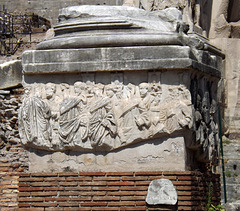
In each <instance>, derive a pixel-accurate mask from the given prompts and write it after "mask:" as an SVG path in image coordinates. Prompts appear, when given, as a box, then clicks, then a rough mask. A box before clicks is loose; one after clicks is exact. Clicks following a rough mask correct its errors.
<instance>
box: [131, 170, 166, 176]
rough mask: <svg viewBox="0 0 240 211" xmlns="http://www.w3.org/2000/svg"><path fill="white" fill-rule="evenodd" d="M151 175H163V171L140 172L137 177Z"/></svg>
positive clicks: (136, 173)
mask: <svg viewBox="0 0 240 211" xmlns="http://www.w3.org/2000/svg"><path fill="white" fill-rule="evenodd" d="M150 175H159V176H160V175H163V172H162V171H138V172H135V176H150Z"/></svg>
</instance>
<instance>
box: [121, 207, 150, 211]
mask: <svg viewBox="0 0 240 211" xmlns="http://www.w3.org/2000/svg"><path fill="white" fill-rule="evenodd" d="M120 210H135V211H136V210H146V208H145V207H120Z"/></svg>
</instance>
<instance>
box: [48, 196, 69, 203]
mask: <svg viewBox="0 0 240 211" xmlns="http://www.w3.org/2000/svg"><path fill="white" fill-rule="evenodd" d="M69 200H70V197H46V198H45V201H47V202H49V201H69Z"/></svg>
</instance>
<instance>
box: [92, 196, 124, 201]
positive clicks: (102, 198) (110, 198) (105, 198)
mask: <svg viewBox="0 0 240 211" xmlns="http://www.w3.org/2000/svg"><path fill="white" fill-rule="evenodd" d="M119 200H120V197H119V196H94V197H93V201H119Z"/></svg>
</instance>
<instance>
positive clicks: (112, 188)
mask: <svg viewBox="0 0 240 211" xmlns="http://www.w3.org/2000/svg"><path fill="white" fill-rule="evenodd" d="M92 190H95V191H101V190H102V191H114V190H115V191H117V190H119V187H92Z"/></svg>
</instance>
